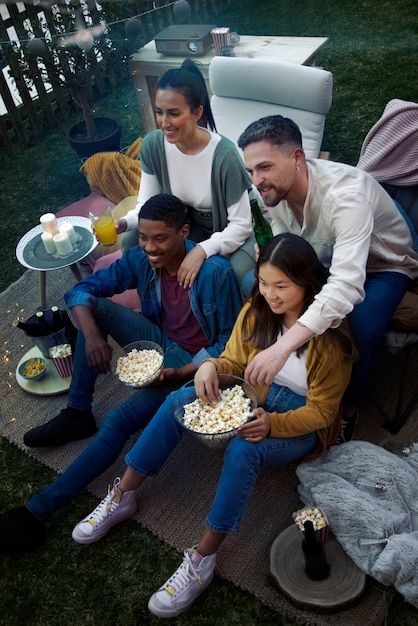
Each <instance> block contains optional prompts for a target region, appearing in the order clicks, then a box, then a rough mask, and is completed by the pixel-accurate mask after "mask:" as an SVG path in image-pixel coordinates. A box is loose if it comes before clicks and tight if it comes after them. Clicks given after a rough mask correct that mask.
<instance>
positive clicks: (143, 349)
mask: <svg viewBox="0 0 418 626" xmlns="http://www.w3.org/2000/svg"><path fill="white" fill-rule="evenodd" d="M112 360H113V371H114V373H115V375H116V376H117V378H119V380H120V381H121V382H123V383H125V385H128V386H129V387H137V388H138V387H146V386H147V385H150V384H151V383H152V382H153V381H154V380H156V378H158V376H159V375H160V374H161V371H162V369H163V367H164V350H163V349H162V348H161V346H159V345H158V343H155V342H154V341H134V342H133V343H129V344H128V345H127V346H124V347H123V348H119V349H116V350H115V351H114V353H113V359H112Z"/></svg>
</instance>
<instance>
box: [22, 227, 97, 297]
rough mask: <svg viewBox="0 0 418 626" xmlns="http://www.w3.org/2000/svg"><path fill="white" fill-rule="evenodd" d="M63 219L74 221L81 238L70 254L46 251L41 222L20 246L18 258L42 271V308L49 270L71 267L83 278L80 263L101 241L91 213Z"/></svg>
mask: <svg viewBox="0 0 418 626" xmlns="http://www.w3.org/2000/svg"><path fill="white" fill-rule="evenodd" d="M63 222H69V223H70V224H72V225H73V226H74V230H75V232H76V234H77V242H76V243H75V245H74V248H73V251H72V252H71V254H69V255H68V256H66V257H60V256H58V255H57V254H48V253H47V252H46V250H45V247H44V244H43V242H42V239H41V235H42V233H43V228H42V225H41V224H38V225H37V226H35V227H34V228H32V229H31V230H29V231H28V232H27V233H26V234H25V235H23V237H22V238H21V240H20V241H19V243H18V244H17V246H16V258H17V260H18V261H19V263H20V264H21V265H23V266H24V267H28V268H29V269H31V270H38V271H39V300H40V305H41V307H42V308H45V307H46V272H47V271H50V270H56V269H60V268H62V267H69V268H70V270H71V271H72V273H73V275H74V278H75V279H76V281H77V282H78V281H80V280H81V279H82V276H81V273H80V269H79V267H78V265H77V263H78V261H81V260H82V259H84V258H85V257H86V256H88V255H89V254H90V253H91V252H92V251H93V250H94V248H95V247H96V246H97V245H98V241H97V239H96V238H95V237H94V235H93V232H92V229H91V222H90V220H89V219H88V218H87V217H80V216H77V215H69V216H67V217H59V218H58V226H59V225H60V223H61V224H62V223H63Z"/></svg>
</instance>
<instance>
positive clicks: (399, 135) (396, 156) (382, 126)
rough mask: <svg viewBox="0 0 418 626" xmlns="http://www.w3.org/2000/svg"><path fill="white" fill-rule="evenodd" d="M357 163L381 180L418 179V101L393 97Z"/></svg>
mask: <svg viewBox="0 0 418 626" xmlns="http://www.w3.org/2000/svg"><path fill="white" fill-rule="evenodd" d="M357 167H358V168H360V169H362V170H364V171H366V172H368V173H369V174H371V175H372V176H374V178H376V180H378V181H379V182H386V183H392V184H394V185H400V186H407V185H415V184H417V183H418V104H417V103H416V102H407V101H405V100H398V99H395V100H390V101H389V102H388V104H387V105H386V107H385V110H384V112H383V114H382V117H381V118H380V120H378V122H377V123H376V124H375V125H374V126H373V127H372V128H371V130H370V131H369V133H368V134H367V136H366V138H365V140H364V142H363V145H362V148H361V152H360V159H359V162H358V163H357Z"/></svg>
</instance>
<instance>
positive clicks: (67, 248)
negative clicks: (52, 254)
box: [54, 233, 73, 256]
mask: <svg viewBox="0 0 418 626" xmlns="http://www.w3.org/2000/svg"><path fill="white" fill-rule="evenodd" d="M54 244H55V247H56V249H57V252H58V254H59V255H60V256H68V255H69V254H71V252H72V251H73V246H72V244H71V241H70V238H69V236H68V235H67V233H58V234H57V235H54Z"/></svg>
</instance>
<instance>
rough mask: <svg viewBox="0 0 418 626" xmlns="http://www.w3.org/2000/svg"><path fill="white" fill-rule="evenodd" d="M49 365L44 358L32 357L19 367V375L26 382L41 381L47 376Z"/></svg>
mask: <svg viewBox="0 0 418 626" xmlns="http://www.w3.org/2000/svg"><path fill="white" fill-rule="evenodd" d="M46 370H47V364H46V361H45V359H43V358H42V357H38V356H37V357H32V358H31V359H27V360H26V361H23V363H21V364H20V365H19V374H20V376H22V378H25V379H26V380H41V378H43V377H44V376H45V374H46Z"/></svg>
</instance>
